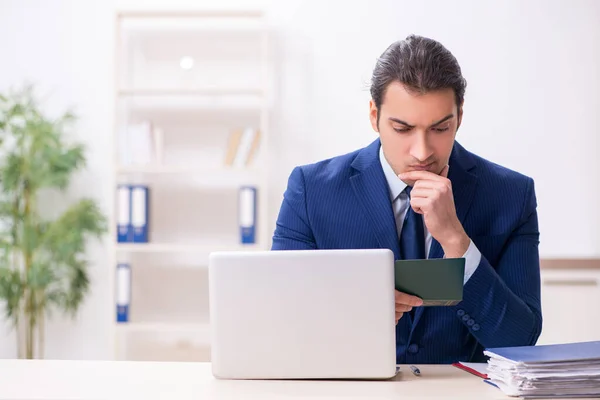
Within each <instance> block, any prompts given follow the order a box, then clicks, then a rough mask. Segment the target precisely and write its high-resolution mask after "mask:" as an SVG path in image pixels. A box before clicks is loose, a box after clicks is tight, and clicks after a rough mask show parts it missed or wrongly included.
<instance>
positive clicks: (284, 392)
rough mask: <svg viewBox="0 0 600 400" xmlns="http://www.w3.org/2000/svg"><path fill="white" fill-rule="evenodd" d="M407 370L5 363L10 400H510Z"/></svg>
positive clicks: (447, 375)
mask: <svg viewBox="0 0 600 400" xmlns="http://www.w3.org/2000/svg"><path fill="white" fill-rule="evenodd" d="M419 367H420V369H421V376H420V377H417V376H414V375H413V374H412V373H411V371H410V369H409V368H408V367H406V366H402V367H401V372H400V374H398V376H397V377H396V378H395V379H393V380H389V381H225V380H217V379H215V378H213V376H212V374H211V370H210V364H208V363H160V362H114V361H57V360H32V361H29V360H0V379H1V380H2V384H0V398H2V399H6V398H10V399H132V400H138V399H139V400H149V399H173V400H181V399H197V400H211V399H260V400H271V399H286V398H293V399H300V398H310V399H334V398H335V399H341V398H344V399H346V398H348V399H354V400H356V399H394V400H398V399H422V398H445V399H507V398H510V397H507V396H504V395H503V394H502V392H501V391H499V390H498V389H496V388H495V387H493V386H490V385H488V384H486V383H484V382H483V381H482V380H481V379H480V378H478V377H476V376H473V375H471V374H468V373H466V372H464V371H461V370H459V369H457V368H454V367H451V366H421V365H419Z"/></svg>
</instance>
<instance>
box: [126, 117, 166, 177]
mask: <svg viewBox="0 0 600 400" xmlns="http://www.w3.org/2000/svg"><path fill="white" fill-rule="evenodd" d="M163 136H164V134H163V129H162V128H161V127H160V126H157V125H156V124H155V123H153V122H151V121H148V120H145V121H142V122H138V123H132V124H128V125H127V126H125V127H123V128H122V129H121V130H120V132H119V138H118V143H119V163H120V165H123V166H131V165H134V166H140V165H162V163H163V158H164V157H163Z"/></svg>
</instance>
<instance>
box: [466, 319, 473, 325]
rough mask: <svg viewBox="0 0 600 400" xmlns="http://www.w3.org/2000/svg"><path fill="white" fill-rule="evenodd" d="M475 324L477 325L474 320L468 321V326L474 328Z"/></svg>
mask: <svg viewBox="0 0 600 400" xmlns="http://www.w3.org/2000/svg"><path fill="white" fill-rule="evenodd" d="M474 323H475V321H474V320H473V319H470V320H468V321H467V325H469V326H473V324H474Z"/></svg>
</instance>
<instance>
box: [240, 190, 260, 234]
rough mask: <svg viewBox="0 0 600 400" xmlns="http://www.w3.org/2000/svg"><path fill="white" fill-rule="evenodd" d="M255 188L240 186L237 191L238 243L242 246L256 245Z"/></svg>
mask: <svg viewBox="0 0 600 400" xmlns="http://www.w3.org/2000/svg"><path fill="white" fill-rule="evenodd" d="M256 199H257V196H256V187H254V186H242V187H241V188H240V190H239V200H238V201H239V202H238V211H239V225H240V241H241V243H243V244H253V243H256Z"/></svg>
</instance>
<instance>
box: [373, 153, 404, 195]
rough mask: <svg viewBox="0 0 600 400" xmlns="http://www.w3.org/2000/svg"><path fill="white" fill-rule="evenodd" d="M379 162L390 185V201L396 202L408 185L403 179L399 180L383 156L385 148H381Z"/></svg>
mask: <svg viewBox="0 0 600 400" xmlns="http://www.w3.org/2000/svg"><path fill="white" fill-rule="evenodd" d="M379 162H380V163H381V167H382V168H383V173H384V174H385V180H386V181H387V184H388V188H389V192H390V200H391V201H392V202H394V200H396V199H397V198H398V196H399V195H400V193H402V192H403V191H404V189H405V188H406V186H407V185H406V183H404V182H403V181H402V179H400V178H398V175H396V173H395V172H394V170H393V169H392V166H391V165H390V164H389V163H388V162H387V160H386V159H385V156H384V155H383V147H379Z"/></svg>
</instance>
